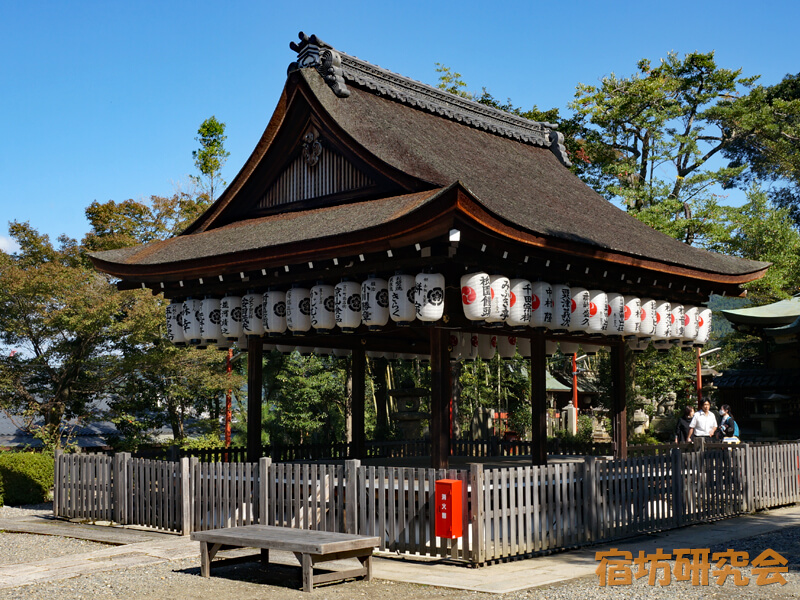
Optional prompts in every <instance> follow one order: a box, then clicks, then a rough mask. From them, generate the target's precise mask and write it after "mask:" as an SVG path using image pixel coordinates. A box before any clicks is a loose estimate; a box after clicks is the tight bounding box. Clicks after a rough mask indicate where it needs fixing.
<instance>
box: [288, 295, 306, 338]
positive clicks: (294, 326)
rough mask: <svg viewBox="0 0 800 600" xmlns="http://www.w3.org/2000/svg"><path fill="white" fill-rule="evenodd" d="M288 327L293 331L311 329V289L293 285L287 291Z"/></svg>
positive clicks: (298, 331) (302, 331) (300, 331)
mask: <svg viewBox="0 0 800 600" xmlns="http://www.w3.org/2000/svg"><path fill="white" fill-rule="evenodd" d="M286 328H287V329H288V330H289V331H291V332H292V333H304V332H306V331H308V330H309V329H311V291H310V290H309V289H307V288H301V287H293V288H291V289H290V290H287V291H286Z"/></svg>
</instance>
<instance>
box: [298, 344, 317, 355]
mask: <svg viewBox="0 0 800 600" xmlns="http://www.w3.org/2000/svg"><path fill="white" fill-rule="evenodd" d="M295 350H296V351H297V352H299V353H300V356H311V355H312V354H313V353H314V348H312V347H311V346H297V347H296V348H295Z"/></svg>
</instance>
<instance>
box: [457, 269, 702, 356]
mask: <svg viewBox="0 0 800 600" xmlns="http://www.w3.org/2000/svg"><path fill="white" fill-rule="evenodd" d="M461 304H462V306H463V308H464V315H465V316H466V317H467V319H469V320H471V321H476V322H484V323H488V324H497V325H503V324H504V325H508V326H510V327H512V328H516V329H524V328H526V327H534V328H542V329H550V330H554V331H564V332H576V333H589V334H597V335H607V336H622V337H625V338H628V339H636V338H642V339H645V340H647V341H650V340H652V341H653V342H654V343H655V344H656V345H657V346H658V345H665V344H667V343H673V344H674V343H681V344H683V345H688V346H691V345H698V346H702V345H704V344H705V343H706V342H707V341H708V337H709V334H710V331H711V309H709V308H702V307H697V306H684V305H683V304H677V303H671V302H668V301H666V300H654V299H652V298H639V297H638V296H633V295H623V294H620V293H615V292H605V291H603V290H587V289H586V288H583V287H576V286H569V285H566V284H550V283H547V282H545V281H534V282H531V281H529V280H527V279H510V278H508V277H505V276H503V275H489V274H488V273H484V272H478V273H470V274H468V275H464V276H463V277H462V278H461ZM642 343H644V342H642Z"/></svg>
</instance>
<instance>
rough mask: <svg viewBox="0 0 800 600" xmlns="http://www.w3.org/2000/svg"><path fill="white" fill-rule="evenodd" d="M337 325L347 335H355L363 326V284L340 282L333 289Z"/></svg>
mask: <svg viewBox="0 0 800 600" xmlns="http://www.w3.org/2000/svg"><path fill="white" fill-rule="evenodd" d="M333 300H334V304H333V306H334V308H333V310H334V315H335V317H336V325H338V326H339V327H340V328H341V330H342V331H343V332H345V333H353V332H354V331H355V330H356V328H357V327H358V326H359V325H361V284H360V283H358V282H356V281H340V282H339V283H337V284H336V286H335V287H334V288H333Z"/></svg>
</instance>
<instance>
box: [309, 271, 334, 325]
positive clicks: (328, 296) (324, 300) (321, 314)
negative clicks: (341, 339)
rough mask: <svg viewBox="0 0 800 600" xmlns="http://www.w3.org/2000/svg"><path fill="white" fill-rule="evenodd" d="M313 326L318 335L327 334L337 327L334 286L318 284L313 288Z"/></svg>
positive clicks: (311, 294) (311, 293)
mask: <svg viewBox="0 0 800 600" xmlns="http://www.w3.org/2000/svg"><path fill="white" fill-rule="evenodd" d="M310 296H311V326H312V327H313V328H314V329H315V330H316V331H317V333H325V332H328V331H330V330H331V329H333V328H334V327H335V326H336V318H335V315H334V304H335V302H334V299H333V286H332V285H326V284H324V283H318V284H317V285H315V286H314V287H312V288H311V292H310Z"/></svg>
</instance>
